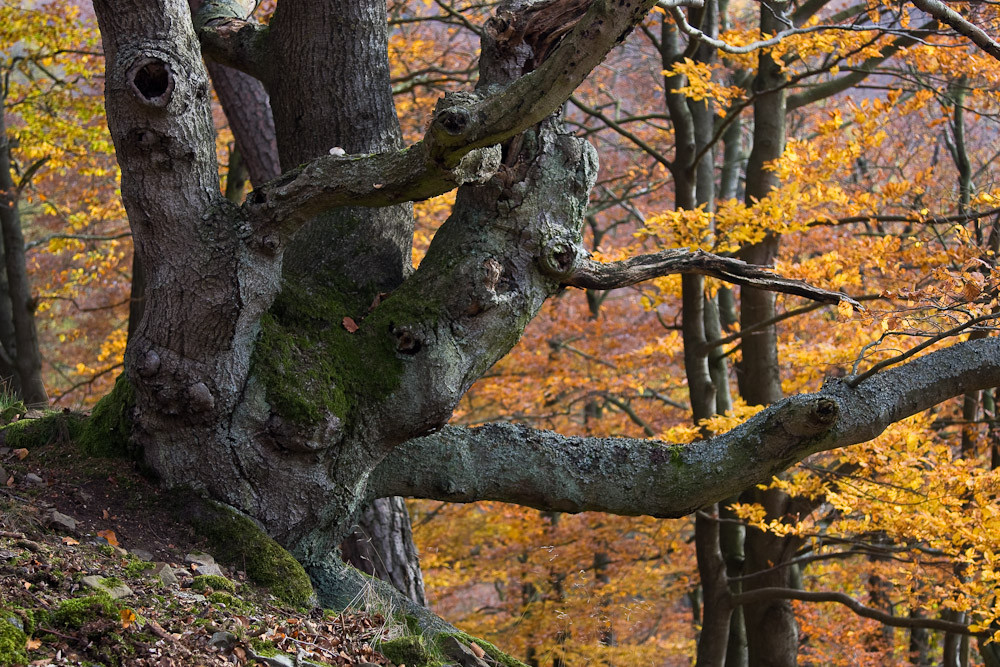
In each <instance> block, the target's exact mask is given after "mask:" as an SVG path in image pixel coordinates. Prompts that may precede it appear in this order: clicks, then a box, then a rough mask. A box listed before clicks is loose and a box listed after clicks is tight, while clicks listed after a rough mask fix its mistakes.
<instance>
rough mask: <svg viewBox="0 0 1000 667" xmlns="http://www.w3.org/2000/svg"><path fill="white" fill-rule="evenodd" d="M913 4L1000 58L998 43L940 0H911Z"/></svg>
mask: <svg viewBox="0 0 1000 667" xmlns="http://www.w3.org/2000/svg"><path fill="white" fill-rule="evenodd" d="M913 4H914V5H916V7H917V9H920V10H923V11H925V12H927V13H928V14H930V15H931V16H933V17H934V18H936V19H937V20H939V21H941V22H942V23H947V24H948V25H950V26H951V27H952V29H953V30H954V31H955V32H957V33H958V34H960V35H963V36H965V37H968V38H969V39H970V40H972V43H973V44H975V45H976V46H978V47H979V48H981V49H982V50H983V51H985V52H986V53H988V54H989V55H991V56H993V57H994V58H996V59H997V60H1000V44H998V43H997V42H996V41H994V40H993V38H992V37H990V36H989V35H987V34H986V33H985V32H983V31H982V30H981V29H980V28H979V27H978V26H975V25H973V24H972V23H970V22H969V21H968V20H967V19H966V18H965V17H963V16H962V15H961V14H959V13H958V12H956V11H955V10H954V9H952V8H951V7H949V6H948V5H946V4H945V3H943V2H941V0H913Z"/></svg>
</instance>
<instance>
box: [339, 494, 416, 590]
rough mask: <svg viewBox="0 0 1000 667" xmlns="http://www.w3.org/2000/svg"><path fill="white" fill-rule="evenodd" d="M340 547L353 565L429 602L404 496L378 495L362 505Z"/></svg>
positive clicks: (345, 558) (397, 588) (346, 558)
mask: <svg viewBox="0 0 1000 667" xmlns="http://www.w3.org/2000/svg"><path fill="white" fill-rule="evenodd" d="M341 550H342V551H343V554H344V560H345V561H347V562H349V563H350V564H351V565H353V566H354V567H356V568H358V569H359V570H361V571H362V572H364V573H365V574H370V575H372V576H376V577H378V578H379V579H381V580H382V581H386V582H389V583H390V584H392V585H393V586H394V587H395V588H396V590H398V591H400V592H401V593H403V594H405V595H406V597H408V598H410V599H411V600H413V601H414V602H416V603H417V604H420V605H424V606H426V605H427V599H426V597H425V596H424V578H423V574H422V573H421V571H420V559H419V557H418V555H417V549H416V546H415V545H414V544H413V533H412V531H411V528H410V514H409V512H408V511H407V509H406V502H405V501H404V500H403V499H402V498H400V497H398V496H393V497H391V498H379V499H378V500H375V501H373V502H372V503H371V504H370V505H368V507H366V508H365V509H363V510H362V511H361V514H360V515H359V517H358V525H357V527H356V528H355V529H354V532H352V533H351V535H350V536H348V538H347V539H345V540H344V542H343V543H342V545H341Z"/></svg>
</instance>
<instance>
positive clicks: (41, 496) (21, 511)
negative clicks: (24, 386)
mask: <svg viewBox="0 0 1000 667" xmlns="http://www.w3.org/2000/svg"><path fill="white" fill-rule="evenodd" d="M164 496H165V494H164V493H163V492H162V491H161V490H160V489H159V488H158V487H157V486H156V485H155V484H154V483H152V482H151V481H150V480H149V479H147V478H146V477H144V476H142V475H141V474H139V472H138V471H137V469H136V467H135V466H134V465H133V464H131V463H128V462H125V461H121V460H117V459H94V458H89V457H86V456H83V455H82V454H80V453H79V452H78V450H77V449H76V447H75V446H73V445H72V444H71V443H68V442H53V443H50V444H48V445H45V446H44V447H39V448H35V449H31V450H30V451H29V450H25V449H12V448H10V447H0V665H29V664H30V665H107V666H116V667H117V666H119V665H121V666H129V667H132V666H135V667H153V666H155V667H188V666H192V667H193V666H202V665H205V666H216V665H267V666H268V667H277V666H281V665H287V666H289V667H291V666H292V665H311V664H316V663H319V664H327V665H393V664H394V663H392V662H390V661H389V660H387V659H386V658H385V657H384V656H382V655H381V654H380V653H379V652H378V651H377V650H375V649H374V648H373V644H375V643H377V641H378V640H379V639H380V638H382V637H385V636H386V633H387V632H392V629H391V628H389V627H388V625H389V624H387V623H386V622H385V621H384V619H383V618H382V617H381V616H380V615H378V614H377V613H366V612H363V611H358V612H356V613H345V614H334V613H332V612H329V611H324V610H322V609H319V608H313V609H301V608H298V609H297V608H290V607H288V606H287V605H284V604H283V603H281V602H280V601H279V600H277V599H276V598H274V597H273V596H271V595H269V594H268V592H267V591H266V590H263V589H261V588H259V587H257V586H255V585H254V584H253V583H252V582H250V581H248V580H247V578H246V575H245V574H244V573H243V572H240V571H239V569H234V568H226V567H224V566H223V567H220V566H219V565H218V564H216V563H215V562H214V559H213V558H211V556H210V554H209V555H206V554H204V551H205V548H206V547H205V545H204V544H203V543H202V542H200V541H199V538H198V537H197V536H196V535H195V534H194V533H193V531H192V530H191V529H190V528H189V527H188V526H187V525H185V524H184V523H182V522H181V521H179V520H178V518H177V517H175V516H174V515H173V514H172V513H171V510H170V509H168V507H169V503H167V502H165V500H166V499H165V498H164ZM119 596H120V597H119ZM19 633H21V634H19ZM279 652H280V653H279ZM289 656H290V657H289Z"/></svg>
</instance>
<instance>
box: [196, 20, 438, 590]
mask: <svg viewBox="0 0 1000 667" xmlns="http://www.w3.org/2000/svg"><path fill="white" fill-rule="evenodd" d="M196 5H197V6H196ZM199 7H200V3H192V10H193V11H197V10H198V8H199ZM206 65H207V67H208V72H209V75H210V77H211V80H212V85H213V87H214V88H215V91H216V94H217V96H218V98H219V101H220V103H221V104H222V108H223V110H224V111H225V113H226V117H227V119H228V121H229V126H230V129H231V130H232V132H233V137H234V139H235V142H236V146H237V150H236V151H235V152H234V153H233V155H239V156H241V157H242V158H243V161H244V164H245V165H246V167H245V168H246V170H247V171H248V172H249V174H250V180H251V182H252V183H253V185H254V186H261V185H263V184H264V183H265V182H267V181H270V180H273V179H275V178H277V177H278V176H279V175H280V174H281V166H280V163H279V157H278V145H277V138H276V135H275V126H274V120H273V117H272V114H271V105H270V100H269V97H268V94H267V92H266V91H265V90H264V86H263V84H262V83H261V82H260V81H259V80H258V79H255V78H253V77H251V76H250V75H248V74H245V73H243V72H240V71H239V70H236V69H233V68H231V67H226V66H225V65H221V64H219V63H216V62H213V61H208V62H207V63H206ZM345 94H346V93H345ZM316 113H327V114H330V113H332V109H331V108H329V107H320V108H318V109H317V110H316ZM312 120H313V121H314V122H318V121H317V119H316V118H313V119H312ZM331 123H333V124H335V125H338V126H342V127H349V124H348V123H346V122H345V120H344V119H343V118H338V117H336V116H334V117H333V118H331V119H329V120H327V121H325V122H323V123H321V124H323V125H330V124H331ZM396 134H397V135H398V126H397V131H396ZM320 139H322V142H321V144H320V145H319V146H316V147H315V149H314V150H313V151H312V152H313V153H314V154H315V155H319V154H322V153H324V152H325V147H326V144H327V143H328V142H329V141H331V139H330V138H329V137H326V138H322V137H321V138H320ZM377 147H378V146H370V147H369V148H372V149H374V148H377ZM288 159H289V160H291V159H292V158H291V157H290V156H289V157H288ZM231 173H232V165H230V174H231ZM229 181H230V178H227V182H226V190H227V193H226V195H227V197H228V198H230V199H232V197H231V196H230V195H229V190H230V182H229ZM236 203H239V202H238V201H237V202H236ZM395 213H396V215H397V217H402V216H406V215H408V214H409V210H408V209H406V208H405V207H404V208H403V210H398V211H395ZM410 225H412V221H407V220H403V229H406V228H407V227H408V226H410ZM335 247H337V246H335ZM341 253H342V254H344V253H343V250H342V249H341ZM347 257H348V258H349V257H350V256H349V255H347ZM405 259H406V258H404V257H402V256H399V257H397V262H398V263H402V264H401V265H400V266H397V267H394V270H393V271H392V273H394V274H397V275H402V274H403V273H404V272H406V271H407V269H408V265H406V264H405V263H403V262H404V260H405ZM341 261H347V260H341ZM342 268H343V269H345V270H346V268H347V267H342ZM361 275H373V274H367V273H365V272H361ZM393 287H395V285H393ZM341 551H342V553H343V554H344V556H345V558H346V560H347V562H349V563H350V564H352V565H354V566H355V567H357V568H358V569H360V570H362V571H363V572H366V573H368V574H372V575H374V576H377V577H379V578H380V579H382V580H383V581H388V582H389V583H391V584H392V585H393V586H395V587H396V589H397V590H399V591H400V592H402V593H403V594H405V595H407V597H409V598H410V599H411V600H413V601H414V602H416V603H418V604H425V603H426V600H425V598H424V583H423V575H422V573H421V571H420V562H419V560H418V557H417V549H416V545H414V543H413V535H412V531H411V528H410V516H409V513H408V512H407V510H406V503H405V502H403V500H402V499H401V498H384V499H378V500H376V501H375V502H374V503H372V504H371V505H369V506H368V507H366V508H365V509H363V510H362V511H361V512H360V514H359V515H358V518H357V525H356V526H355V528H354V530H352V532H351V533H350V534H349V535H348V536H347V537H346V538H345V540H344V542H343V544H341Z"/></svg>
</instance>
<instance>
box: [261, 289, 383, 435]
mask: <svg viewBox="0 0 1000 667" xmlns="http://www.w3.org/2000/svg"><path fill="white" fill-rule="evenodd" d="M379 310H380V308H379V309H376V311H375V312H376V313H377V312H378V311H379ZM365 314H366V313H365V312H364V311H363V310H362V311H361V312H358V309H357V308H351V307H349V306H347V305H345V304H344V303H343V302H341V301H340V299H339V297H338V295H337V291H336V290H334V289H328V290H325V291H323V292H320V291H319V290H317V289H308V288H305V287H299V288H293V287H291V286H286V288H285V289H284V290H283V291H282V293H281V294H280V295H279V296H278V298H277V300H276V301H275V303H274V306H273V307H272V309H271V312H270V313H268V314H266V315H265V316H264V317H263V318H262V319H261V333H260V339H259V340H258V343H257V345H256V347H255V349H254V356H253V372H254V374H255V375H256V376H257V377H258V378H259V379H260V380H261V381H262V382H263V384H264V386H265V387H266V389H267V399H268V402H269V403H270V404H271V406H272V407H273V408H274V409H275V411H276V412H277V413H278V414H280V415H281V416H282V417H283V418H284V419H287V420H289V421H292V422H294V423H297V424H301V425H315V424H319V423H321V422H323V421H325V419H326V417H327V415H330V414H332V415H335V416H336V417H337V418H338V419H340V420H341V422H342V423H346V422H348V421H349V420H351V418H352V417H353V414H352V412H353V410H354V408H355V405H356V403H357V400H356V397H358V396H363V397H365V399H366V400H370V399H377V398H380V397H384V396H387V395H389V394H390V393H391V392H392V391H393V390H394V389H395V388H396V387H397V386H398V384H399V378H400V374H401V372H402V362H401V361H400V360H399V359H398V358H397V357H396V351H395V348H394V346H393V341H394V339H393V337H392V335H391V332H390V330H389V327H390V325H389V324H387V323H385V322H379V323H378V324H379V326H371V325H369V323H368V322H366V321H365V320H364V315H365ZM348 317H349V318H351V321H352V322H354V323H355V324H357V325H359V326H360V328H359V329H358V330H357V331H354V332H351V331H348V330H347V328H346V327H345V323H344V322H345V320H344V318H348ZM373 319H376V318H373ZM347 326H350V324H348V325H347Z"/></svg>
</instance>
